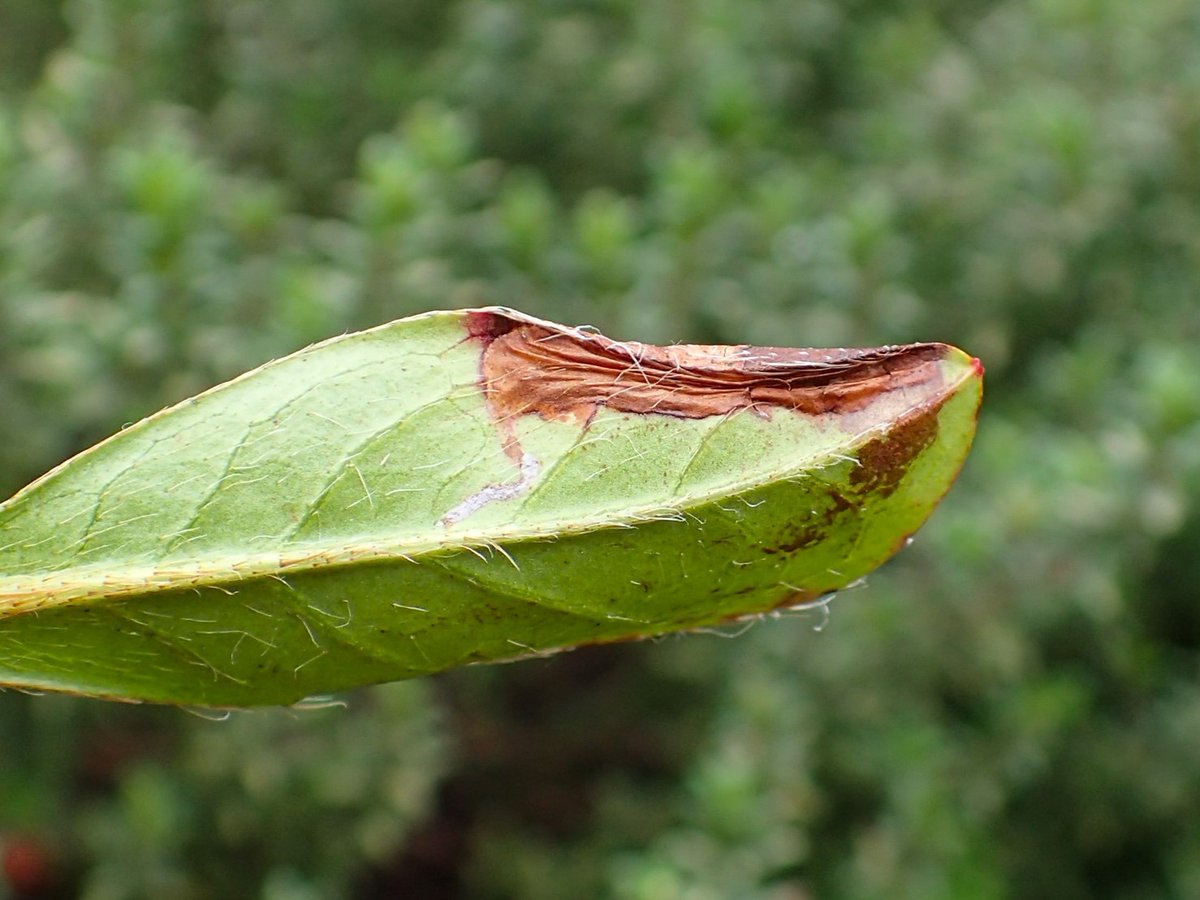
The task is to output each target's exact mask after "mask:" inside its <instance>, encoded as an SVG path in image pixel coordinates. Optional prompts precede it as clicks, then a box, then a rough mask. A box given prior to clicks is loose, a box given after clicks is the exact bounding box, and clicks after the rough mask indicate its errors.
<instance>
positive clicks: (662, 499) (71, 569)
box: [0, 308, 982, 706]
mask: <svg viewBox="0 0 1200 900" xmlns="http://www.w3.org/2000/svg"><path fill="white" fill-rule="evenodd" d="M981 383H982V370H981V368H980V366H979V364H978V361H976V360H973V359H971V358H970V357H969V356H967V355H966V354H964V353H962V352H961V351H959V350H957V349H955V348H953V347H949V346H946V345H944V344H913V345H908V346H902V347H882V348H876V349H867V350H790V349H781V348H759V347H698V346H674V347H654V346H649V345H644V344H638V343H621V342H617V341H613V340H610V339H608V338H605V337H603V336H601V335H599V334H596V333H594V332H592V331H589V330H584V329H573V328H566V327H563V326H560V325H556V324H553V323H550V322H544V321H541V320H538V319H534V318H531V317H528V316H525V315H522V314H520V313H516V312H513V311H511V310H505V309H499V308H492V309H481V310H466V311H452V312H435V313H429V314H426V315H421V316H416V317H414V318H409V319H402V320H400V321H397V322H392V323H391V324H388V325H383V326H380V327H378V328H374V329H371V330H369V331H364V332H361V333H358V334H351V335H346V336H344V337H339V338H335V339H333V340H330V341H326V342H325V343H322V344H318V345H316V346H313V347H310V348H308V349H306V350H302V351H300V352H299V353H296V354H294V355H292V356H289V357H287V358H285V359H281V360H278V361H276V362H273V363H269V364H268V365H265V366H263V367H261V368H259V369H256V370H254V371H253V372H250V373H248V374H246V375H243V376H242V377H240V378H237V379H235V380H233V381H231V382H229V383H227V384H224V385H221V386H219V387H216V388H214V389H213V390H211V391H208V392H206V393H204V394H201V395H200V396H198V397H195V398H193V399H190V400H187V401H185V402H183V403H181V404H179V405H178V406H175V407H173V408H171V409H168V410H165V411H163V412H160V413H158V414H157V415H154V416H151V417H149V418H148V419H145V420H144V421H142V422H139V423H138V424H136V425H134V426H132V427H129V428H126V429H125V430H124V431H122V432H120V433H119V434H117V435H115V436H114V437H112V438H109V439H108V440H106V441H104V442H103V443H101V444H98V445H97V446H95V447H93V448H92V449H90V450H88V451H86V452H85V453H82V454H80V455H79V456H77V457H75V458H74V459H72V460H70V461H68V462H66V463H64V464H63V465H61V466H59V467H58V468H57V469H55V470H53V471H52V472H50V473H49V474H47V475H45V476H43V477H42V478H41V479H39V480H38V481H36V482H35V483H34V484H32V485H30V486H29V487H27V488H25V489H24V490H22V491H21V492H19V493H18V494H17V495H16V496H15V497H13V498H12V499H11V500H9V501H8V502H6V503H4V504H3V505H0V684H5V685H9V686H16V687H24V688H32V689H49V690H60V691H72V692H77V693H82V694H89V695H95V696H103V697H112V698H123V699H134V700H150V701H160V702H170V703H188V704H203V705H213V706H241V705H254V704H270V703H290V702H294V701H296V700H298V699H301V698H303V697H306V696H309V695H312V694H315V693H328V692H331V691H336V690H340V689H343V688H348V687H351V686H355V685H361V684H368V683H373V682H379V681H387V680H394V679H400V678H410V677H415V676H419V675H425V674H428V673H431V672H437V671H440V670H443V669H446V668H449V667H452V666H457V665H461V664H463V663H469V662H481V661H499V660H508V659H514V658H519V657H524V656H530V655H537V654H542V653H547V652H552V651H554V650H559V649H565V648H569V647H574V646H578V645H580V644H586V643H592V642H597V641H616V640H626V639H631V638H639V637H645V636H648V635H655V634H660V633H663V632H667V631H672V630H678V629H688V628H695V627H697V626H703V625H709V624H713V623H719V622H723V621H728V620H731V619H735V618H738V617H743V616H748V615H755V614H759V613H762V612H765V611H769V610H773V609H777V608H780V607H787V606H792V605H795V604H798V603H803V602H806V601H810V600H812V599H814V598H818V597H821V596H822V595H824V594H826V593H828V592H830V591H835V590H837V589H839V588H841V587H844V586H845V585H847V584H849V583H850V582H853V581H854V580H856V579H858V578H860V577H861V576H863V575H864V574H865V573H867V572H869V571H870V570H871V569H873V568H875V567H876V566H878V565H879V564H880V563H882V562H883V561H884V560H885V559H887V558H888V557H889V556H891V555H892V554H893V553H894V552H895V551H896V550H897V549H898V548H899V547H901V546H902V545H903V544H904V541H905V538H906V537H907V536H908V535H910V534H912V532H913V531H915V530H916V529H917V528H918V527H919V526H920V525H921V524H922V523H923V522H924V521H925V519H926V518H927V517H928V516H929V514H930V512H931V511H932V509H933V507H934V506H935V505H936V503H937V502H938V500H939V499H940V498H941V497H942V495H943V494H944V493H945V492H946V490H947V489H948V488H949V486H950V484H951V482H952V481H953V479H954V477H955V475H956V473H957V472H958V469H959V467H960V466H961V464H962V462H963V459H964V457H965V456H966V453H967V450H968V447H969V445H970V442H971V438H972V436H973V433H974V428H975V416H976V411H977V407H978V404H979V400H980V395H981Z"/></svg>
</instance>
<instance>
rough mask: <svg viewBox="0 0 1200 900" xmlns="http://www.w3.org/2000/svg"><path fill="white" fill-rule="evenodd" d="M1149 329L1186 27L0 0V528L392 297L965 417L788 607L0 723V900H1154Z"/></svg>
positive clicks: (855, 11) (1159, 861) (1177, 244)
mask: <svg viewBox="0 0 1200 900" xmlns="http://www.w3.org/2000/svg"><path fill="white" fill-rule="evenodd" d="M1198 298H1200V6H1198V5H1197V4H1195V3H1192V2H1190V0H1142V2H1139V3H1129V2H1123V0H1027V2H1026V0H991V2H989V0H910V2H905V3H887V2H883V0H762V2H747V0H695V2H687V0H661V2H638V0H338V2H328V0H293V2H288V3H279V2H269V0H204V2H191V0H71V2H49V0H3V2H2V3H0V494H3V495H4V496H7V495H8V494H10V493H11V492H12V491H14V490H16V489H17V488H18V487H20V486H21V485H22V484H24V483H25V482H27V481H28V480H30V479H32V478H34V477H35V476H37V475H38V474H40V473H41V472H42V471H44V470H45V469H47V468H49V467H50V466H52V465H54V464H55V463H57V462H59V461H60V460H62V459H64V458H66V457H68V456H70V455H71V454H73V453H75V452H77V451H79V450H82V449H83V448H85V447H86V446H88V445H90V444H91V443H92V442H94V441H96V440H97V439H99V438H101V437H104V436H105V435H107V434H109V433H111V432H112V431H114V430H116V429H117V428H119V427H120V426H121V425H122V424H124V423H126V422H130V421H134V420H136V419H138V418H141V417H142V416H143V415H146V414H148V413H150V412H153V411H154V410H157V409H159V408H160V407H162V406H164V405H166V404H169V403H172V402H174V401H177V400H179V399H181V398H183V397H186V396H188V395H190V394H192V393H195V392H196V391H198V390H201V389H203V388H205V387H207V386H209V385H212V384H214V383H216V382H218V381H221V380H223V379H226V378H228V377H230V376H232V375H235V374H237V373H239V372H241V371H243V370H245V369H247V368H250V367H252V366H254V365H256V364H258V363H261V362H263V361H265V360H267V359H269V358H272V357H275V356H278V355H282V354H284V353H287V352H290V351H292V350H295V349H297V348H299V347H301V346H303V345H305V344H306V343H308V342H311V341H314V340H317V339H320V338H323V337H327V336H329V335H332V334H336V333H339V332H342V331H345V330H351V329H357V328H361V327H365V326H369V325H373V324H377V323H380V322H383V321H387V320H389V319H393V318H398V317H401V316H404V315H407V314H410V313H414V312H418V311H422V310H425V309H430V308H446V307H457V306H468V305H480V304H491V303H496V304H504V305H510V306H514V307H517V308H519V309H522V310H525V311H527V312H530V313H533V314H536V315H541V316H544V317H548V318H553V319H556V320H559V321H565V322H568V323H581V322H582V323H589V324H593V325H596V326H599V327H600V328H602V329H603V330H604V331H605V332H607V333H609V334H611V335H613V336H616V337H625V338H638V339H642V340H654V341H664V342H669V341H682V340H690V341H702V342H733V343H741V342H754V343H766V344H795V345H815V346H820V345H857V344H883V343H893V342H905V341H911V340H945V341H951V342H954V343H958V344H960V345H961V346H963V347H964V348H966V349H968V350H969V351H971V352H972V353H974V354H976V355H978V356H981V357H982V358H983V360H984V362H985V364H986V365H987V368H988V382H987V392H988V396H987V400H986V402H985V407H984V415H983V418H982V421H981V425H980V432H979V437H978V441H977V444H976V447H975V450H974V452H973V455H972V457H971V459H970V460H969V462H968V465H967V468H966V470H965V471H964V473H963V476H962V478H961V479H960V481H959V484H958V485H957V487H956V488H955V489H954V490H953V491H952V492H951V494H950V496H949V497H948V499H947V500H946V502H945V504H944V505H943V507H942V508H941V509H940V510H939V512H938V513H937V514H936V515H935V516H934V518H933V520H932V521H931V522H930V524H929V525H928V526H927V527H926V528H925V529H924V530H923V531H922V532H921V533H920V534H919V535H918V537H917V540H916V542H915V543H914V545H913V546H912V547H910V548H908V549H907V550H906V551H905V552H903V553H902V554H901V555H900V556H899V557H898V558H897V559H896V560H894V561H893V562H892V563H890V564H889V565H888V566H886V567H885V568H884V569H883V570H882V571H880V572H878V573H876V574H875V575H873V576H872V577H871V578H870V579H869V582H868V584H867V585H866V586H865V587H861V588H858V589H855V590H851V591H847V592H844V593H843V594H842V595H841V596H839V597H838V598H837V599H836V600H835V601H834V603H833V605H832V609H831V612H832V615H831V618H830V620H829V622H828V623H823V622H822V620H821V619H820V617H818V616H815V615H814V616H809V617H804V616H796V617H791V618H782V619H779V620H776V621H771V620H768V621H764V622H762V623H759V624H757V625H756V626H755V627H753V628H751V629H750V630H749V631H748V632H747V633H745V634H743V635H741V636H739V637H737V638H736V639H731V640H723V639H721V637H719V636H713V635H697V636H690V637H685V638H671V639H667V640H663V641H660V642H656V643H646V644H639V645H628V646H621V647H609V648H593V649H588V650H582V651H578V652H576V653H572V654H567V655H564V656H561V657H558V658H556V659H553V660H548V661H544V662H543V661H536V662H526V663H522V664H518V665H512V666H503V667H491V668H474V669H469V670H463V671H459V672H455V673H451V674H449V675H447V676H443V677H439V678H435V679H429V680H426V681H423V682H414V683H406V684H398V685H391V686H385V687H380V688H373V689H369V690H364V691H361V692H357V693H354V694H351V695H348V696H346V697H344V698H342V699H344V701H345V706H344V707H343V706H335V707H333V708H313V709H300V710H267V711H258V712H252V713H235V714H232V715H230V716H229V717H228V718H227V719H225V720H223V721H213V720H212V717H211V716H207V715H205V714H197V715H189V714H188V712H186V711H180V710H174V709H158V708H142V707H133V706H120V705H113V704H105V703H100V702H94V701H79V700H75V699H71V698H64V697H49V696H47V697H30V696H26V695H24V694H20V693H13V692H9V693H5V694H0V861H2V863H3V868H2V870H0V898H6V900H7V898H32V897H40V898H48V897H83V898H89V900H110V898H112V900H120V898H142V897H147V898H150V897H165V896H170V897H172V898H177V900H178V898H182V900H189V898H226V897H229V898H239V897H247V898H249V897H261V898H266V900H309V898H324V897H334V898H336V897H339V896H344V897H365V898H383V897H416V898H476V897H478V898H522V900H524V898H529V900H541V898H546V900H560V898H564V897H571V898H574V897H597V898H629V900H726V898H750V900H753V898H764V900H804V898H810V897H815V898H824V897H834V898H843V897H846V898H877V897H889V898H923V900H924V898H959V897H969V898H1003V897H1020V898H1024V897H1031V898H1037V897H1047V898H1050V897H1053V898H1090V897H1114V898H1158V897H1164V898H1170V897H1178V898H1194V897H1198V896H1200V597H1198V592H1197V584H1198V583H1200V302H1198ZM822 624H824V627H823V628H822V627H821V626H822Z"/></svg>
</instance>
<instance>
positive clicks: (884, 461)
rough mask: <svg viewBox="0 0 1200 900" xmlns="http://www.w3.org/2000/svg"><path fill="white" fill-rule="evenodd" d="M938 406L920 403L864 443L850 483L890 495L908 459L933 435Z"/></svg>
mask: <svg viewBox="0 0 1200 900" xmlns="http://www.w3.org/2000/svg"><path fill="white" fill-rule="evenodd" d="M940 410H941V404H929V405H926V406H923V407H920V408H919V409H917V410H914V411H913V412H912V413H910V414H909V415H908V416H906V417H905V418H904V419H902V420H901V421H900V422H899V423H897V425H896V426H895V427H894V428H892V429H890V430H889V431H888V432H887V433H886V434H883V435H880V436H879V437H877V438H875V439H874V440H872V441H870V442H868V443H866V444H864V445H863V446H862V448H861V449H860V450H859V451H858V468H856V469H855V470H854V472H853V473H852V474H851V476H850V483H851V484H853V485H855V487H857V488H858V489H859V490H861V491H863V492H864V493H872V494H878V495H879V496H881V497H887V496H890V495H891V494H892V492H893V491H895V490H896V487H897V486H898V485H899V484H900V480H901V479H902V478H903V477H904V475H905V473H906V472H908V467H909V465H910V464H911V463H912V461H913V460H914V459H916V458H917V457H918V456H919V455H920V454H921V452H922V451H923V450H925V448H926V447H928V446H929V445H931V444H932V443H933V442H934V441H935V440H936V439H937V434H938V412H939V411H940Z"/></svg>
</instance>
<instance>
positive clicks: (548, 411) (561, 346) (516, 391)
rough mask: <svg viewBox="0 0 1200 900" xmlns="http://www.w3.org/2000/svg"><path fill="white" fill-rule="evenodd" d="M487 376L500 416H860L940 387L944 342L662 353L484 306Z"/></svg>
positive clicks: (476, 327)
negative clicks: (779, 410) (882, 397)
mask: <svg viewBox="0 0 1200 900" xmlns="http://www.w3.org/2000/svg"><path fill="white" fill-rule="evenodd" d="M468 330H469V332H470V335H471V336H472V337H474V338H478V339H480V340H482V341H483V343H484V351H483V358H482V361H481V364H480V369H481V370H480V376H481V382H482V384H483V387H484V390H485V392H486V394H487V398H488V402H489V404H490V405H491V408H492V412H493V414H494V415H495V416H496V417H497V419H499V420H502V421H503V420H507V419H509V418H511V417H515V416H519V415H523V414H527V413H536V414H537V415H539V416H542V417H543V418H546V419H569V420H587V419H590V418H591V416H592V415H593V414H594V413H595V412H596V409H597V408H598V407H600V406H605V407H608V408H609V409H613V410H617V411H620V412H631V413H659V414H661V415H667V416H677V417H680V418H702V417H705V416H716V415H724V414H726V413H730V412H733V411H735V410H738V409H745V408H752V409H755V410H759V411H761V412H763V413H766V412H768V411H769V409H770V408H771V407H783V408H786V409H794V410H797V411H799V412H803V413H808V414H811V415H823V414H827V413H831V412H838V413H852V412H856V411H857V410H860V409H862V408H863V407H865V406H866V405H867V404H868V403H869V402H870V401H871V400H872V399H873V398H875V397H876V396H878V395H879V394H881V393H883V392H885V391H895V390H900V389H905V388H909V387H915V386H917V385H928V384H940V383H941V381H942V372H941V368H940V363H941V361H942V360H943V359H944V358H945V356H946V353H947V352H948V351H949V349H950V348H949V347H948V346H947V345H945V344H936V343H927V344H906V345H901V346H889V347H874V348H865V349H825V350H816V349H792V348H787V347H752V346H747V345H737V346H705V345H696V344H680V345H674V346H668V347H659V346H654V345H652V344H643V343H639V342H636V341H615V340H612V339H611V338H607V337H605V336H603V335H601V334H597V333H594V332H591V331H586V330H583V329H580V328H567V327H565V326H562V325H557V324H555V323H553V322H546V321H542V320H540V319H535V318H533V317H531V316H525V315H522V314H520V313H517V312H514V311H512V310H507V309H502V308H499V307H496V308H492V309H485V310H477V311H475V312H473V313H472V314H471V316H470V319H469V323H468Z"/></svg>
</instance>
